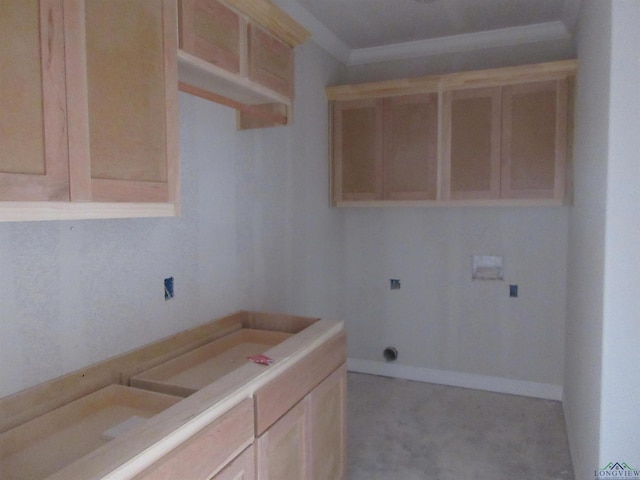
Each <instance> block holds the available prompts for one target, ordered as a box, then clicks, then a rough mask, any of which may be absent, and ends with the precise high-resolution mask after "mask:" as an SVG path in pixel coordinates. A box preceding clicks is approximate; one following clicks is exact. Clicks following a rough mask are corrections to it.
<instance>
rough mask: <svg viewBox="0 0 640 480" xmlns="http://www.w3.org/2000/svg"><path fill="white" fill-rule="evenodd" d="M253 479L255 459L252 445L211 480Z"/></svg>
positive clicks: (254, 476)
mask: <svg viewBox="0 0 640 480" xmlns="http://www.w3.org/2000/svg"><path fill="white" fill-rule="evenodd" d="M255 478H256V458H255V452H254V448H253V445H252V446H250V447H249V448H247V449H246V450H245V451H244V452H242V453H241V454H240V455H239V456H238V457H237V458H236V459H235V460H234V461H233V462H231V463H230V464H229V465H228V466H227V467H226V468H225V469H224V470H222V471H221V472H220V473H218V474H217V475H215V476H214V477H213V478H212V479H211V480H255Z"/></svg>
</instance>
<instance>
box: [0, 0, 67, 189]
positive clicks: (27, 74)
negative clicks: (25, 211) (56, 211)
mask: <svg viewBox="0 0 640 480" xmlns="http://www.w3.org/2000/svg"><path fill="white" fill-rule="evenodd" d="M0 45H2V48H0V144H1V145H2V148H0V201H68V200H69V167H68V151H67V127H66V98H65V83H64V76H65V66H64V32H63V11H62V0H40V1H38V0H12V1H6V0H5V1H2V2H0Z"/></svg>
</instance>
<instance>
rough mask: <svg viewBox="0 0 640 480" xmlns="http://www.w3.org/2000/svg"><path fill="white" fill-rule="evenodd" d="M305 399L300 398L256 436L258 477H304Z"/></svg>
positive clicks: (297, 479)
mask: <svg viewBox="0 0 640 480" xmlns="http://www.w3.org/2000/svg"><path fill="white" fill-rule="evenodd" d="M306 405H307V404H306V402H299V403H298V404H297V405H296V406H295V407H293V408H292V409H291V410H290V411H289V412H288V413H287V414H286V415H285V416H284V417H282V418H281V419H280V420H278V421H277V422H276V423H274V424H273V425H272V426H271V428H269V430H267V431H266V432H265V433H264V434H263V435H262V436H261V437H259V438H258V439H257V440H256V445H257V449H258V454H257V466H258V468H257V478H258V480H306V479H307V473H306V469H307V452H308V446H307V438H308V434H307V431H306V429H307V422H306Z"/></svg>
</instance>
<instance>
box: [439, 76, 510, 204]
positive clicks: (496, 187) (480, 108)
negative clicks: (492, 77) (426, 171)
mask: <svg viewBox="0 0 640 480" xmlns="http://www.w3.org/2000/svg"><path fill="white" fill-rule="evenodd" d="M443 110H444V114H443V118H444V120H443V125H442V128H443V151H444V153H443V156H444V166H443V170H444V172H443V177H444V188H443V191H444V192H443V196H444V198H449V199H453V200H469V199H495V198H498V197H499V196H500V127H501V120H500V118H501V113H502V112H501V94H500V88H479V89H469V90H457V91H447V92H445V93H444V95H443Z"/></svg>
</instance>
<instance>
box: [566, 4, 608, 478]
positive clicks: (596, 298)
mask: <svg viewBox="0 0 640 480" xmlns="http://www.w3.org/2000/svg"><path fill="white" fill-rule="evenodd" d="M610 19H611V2H608V1H607V2H602V1H598V0H596V1H587V2H585V3H584V6H583V9H582V12H581V16H580V20H579V23H580V24H579V31H578V59H579V62H580V65H579V70H578V78H577V85H576V112H575V154H574V202H573V203H574V204H573V207H572V208H571V212H570V222H569V245H570V248H569V268H568V291H567V343H566V365H565V380H564V411H565V418H566V422H567V429H568V434H569V440H570V442H569V443H570V446H571V454H572V458H573V462H574V470H575V472H576V478H590V477H593V470H595V469H596V468H598V467H599V466H604V465H596V463H597V461H598V451H599V436H600V421H599V420H600V399H601V392H600V391H601V367H602V323H603V322H602V318H603V285H604V255H605V251H604V250H605V219H606V201H607V199H606V195H607V158H608V155H609V114H608V113H609V109H610V102H609V96H610V92H609V90H610V85H609V76H610V58H611V38H610V37H611V21H610ZM587 475H588V476H587Z"/></svg>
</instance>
